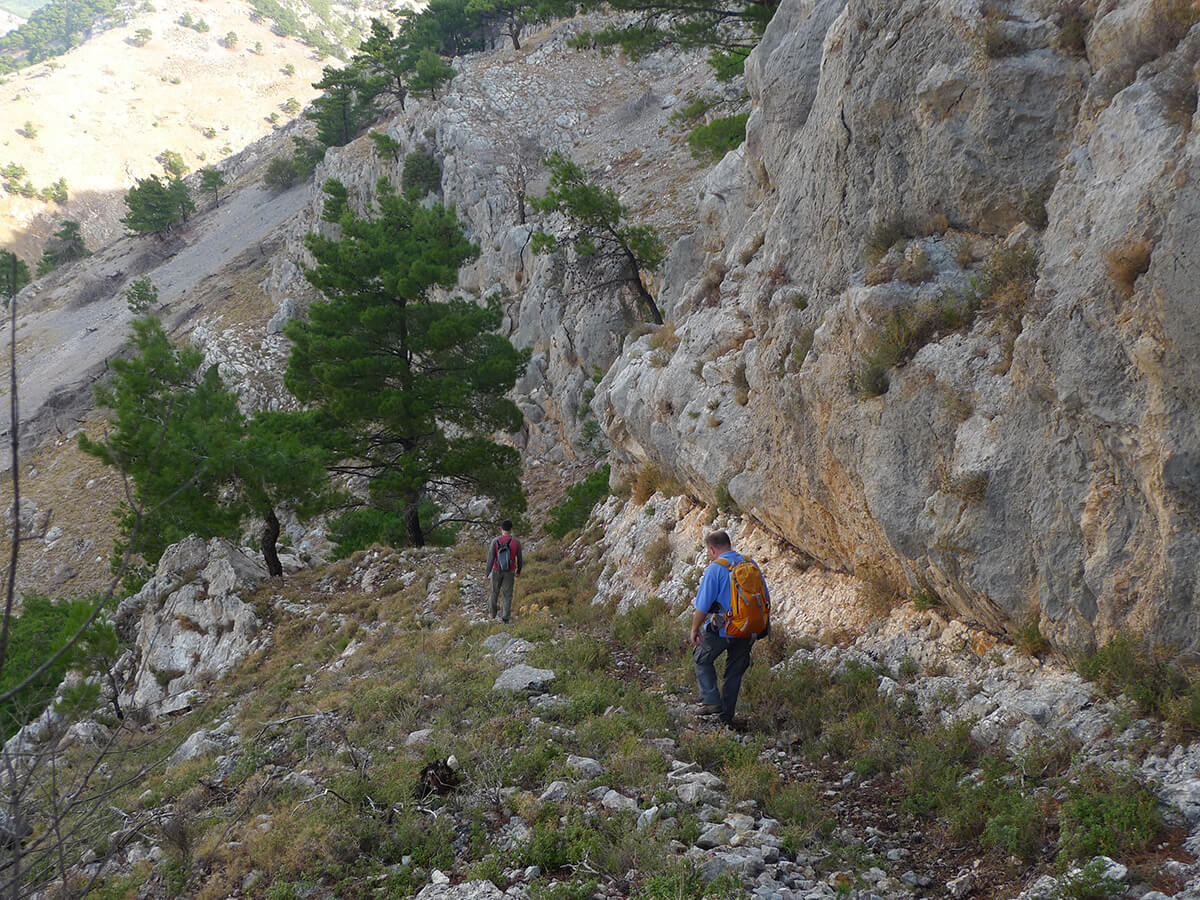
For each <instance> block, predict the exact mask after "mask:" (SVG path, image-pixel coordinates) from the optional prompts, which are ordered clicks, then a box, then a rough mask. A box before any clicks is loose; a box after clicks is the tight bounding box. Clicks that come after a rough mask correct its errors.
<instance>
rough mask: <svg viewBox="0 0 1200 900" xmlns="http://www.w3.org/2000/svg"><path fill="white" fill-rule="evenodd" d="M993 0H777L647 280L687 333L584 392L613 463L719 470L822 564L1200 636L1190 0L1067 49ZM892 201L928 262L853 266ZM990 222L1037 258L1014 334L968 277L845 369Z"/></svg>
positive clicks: (718, 478)
mask: <svg viewBox="0 0 1200 900" xmlns="http://www.w3.org/2000/svg"><path fill="white" fill-rule="evenodd" d="M982 7H983V5H982V4H977V3H972V2H915V3H905V4H873V3H865V2H857V0H850V2H843V0H785V2H784V4H783V6H782V7H781V9H780V11H779V13H778V15H777V16H776V18H775V20H774V21H773V22H772V23H771V25H770V27H769V28H768V29H767V33H766V35H765V36H764V38H763V41H762V44H761V45H760V46H759V48H758V49H757V50H756V51H755V52H754V54H753V55H752V57H751V59H750V62H749V64H748V65H747V82H748V85H749V88H750V92H751V96H752V101H753V104H754V111H753V114H752V115H751V118H750V123H749V126H748V132H747V140H746V143H745V145H744V147H743V148H742V149H741V150H739V151H737V152H735V153H732V154H730V155H729V156H728V157H727V158H726V159H725V160H724V162H723V163H722V164H721V165H719V166H718V167H716V168H715V169H714V170H713V171H712V173H711V174H710V176H709V178H708V182H707V184H706V187H705V197H704V199H703V201H702V202H701V205H700V215H699V221H700V225H701V227H700V231H699V232H698V233H697V234H696V235H694V236H692V238H691V239H690V246H692V247H704V248H705V250H704V251H703V252H701V253H698V254H694V255H693V259H692V263H693V264H692V266H691V270H690V273H689V274H690V277H687V278H678V279H676V280H675V281H674V282H673V283H672V284H670V285H667V286H666V287H665V288H664V297H663V300H662V305H663V306H664V307H665V308H667V309H669V310H671V311H672V315H673V318H674V322H675V331H676V333H677V335H678V336H679V337H680V343H679V345H678V347H677V348H676V349H675V350H674V353H673V355H672V356H671V358H670V359H669V361H667V362H666V364H665V365H664V364H662V363H663V361H662V359H661V357H659V358H656V357H654V355H653V354H651V353H650V352H649V351H650V348H649V344H648V341H647V340H646V339H643V340H641V341H638V342H634V343H632V344H630V345H627V346H626V348H625V352H624V354H623V355H622V357H621V358H620V359H619V360H618V361H617V362H616V363H615V364H614V365H613V366H612V368H611V369H610V370H609V371H608V374H607V376H606V378H605V380H604V382H603V383H602V385H601V388H600V391H599V395H598V397H597V399H596V401H595V408H596V409H597V410H598V411H599V412H600V414H601V419H602V422H603V425H604V428H605V431H606V433H607V434H608V436H609V437H610V439H611V440H612V441H613V443H614V444H615V445H617V446H618V447H619V448H621V450H622V451H623V452H624V455H625V463H626V467H627V468H633V467H636V466H639V465H644V464H653V465H655V466H657V467H659V468H660V469H662V470H664V471H666V472H667V473H669V474H671V475H673V476H674V477H676V478H678V479H680V480H681V481H683V482H684V483H685V484H687V485H688V487H689V489H690V490H691V491H692V492H694V493H695V494H696V495H697V496H698V497H701V498H707V499H709V500H715V499H716V497H717V494H718V491H720V490H727V491H728V493H729V494H730V495H731V497H732V499H733V500H734V501H736V502H737V503H738V504H739V505H740V506H741V507H742V509H743V510H745V511H746V512H747V513H748V514H749V515H750V516H752V517H753V518H754V519H756V520H757V521H759V522H760V523H762V524H763V525H764V526H765V527H767V528H769V529H770V530H772V531H774V532H775V533H777V534H778V535H779V536H781V537H782V538H783V539H784V540H786V541H787V542H789V543H791V544H793V545H794V546H795V547H797V548H799V549H800V550H802V551H804V552H805V553H807V554H809V555H811V556H812V557H814V558H816V559H817V560H819V561H820V562H822V563H823V564H825V565H827V566H829V567H832V568H835V569H839V570H843V571H847V572H852V573H855V574H858V575H860V576H867V577H873V578H887V579H890V580H892V581H894V582H895V583H897V584H908V585H912V586H920V587H921V588H922V589H927V590H933V591H936V592H937V593H938V594H940V595H941V596H942V597H943V598H944V599H946V600H947V601H949V602H950V603H952V604H953V605H954V606H956V607H957V608H958V609H959V611H960V612H962V613H963V614H965V615H967V616H969V617H971V618H974V619H975V620H977V621H982V622H984V623H986V624H988V625H989V626H992V627H997V628H1006V627H1013V626H1020V625H1023V624H1025V623H1026V622H1028V621H1030V620H1036V621H1038V622H1039V624H1040V626H1041V628H1042V630H1043V632H1044V633H1045V634H1047V635H1048V636H1050V637H1051V638H1052V639H1053V640H1054V641H1055V642H1056V643H1057V644H1058V645H1059V646H1060V647H1064V648H1083V647H1086V646H1089V645H1091V644H1094V643H1096V642H1102V641H1104V640H1105V639H1107V638H1108V637H1110V636H1111V635H1112V634H1113V633H1114V632H1115V631H1117V630H1119V629H1132V630H1137V631H1145V632H1148V633H1149V634H1150V635H1151V636H1152V637H1154V638H1155V639H1156V640H1158V641H1160V642H1162V643H1164V644H1171V645H1174V646H1175V647H1176V648H1178V649H1187V648H1190V647H1192V646H1194V645H1195V643H1196V641H1197V637H1196V635H1197V631H1196V624H1197V574H1198V571H1197V569H1198V567H1197V560H1198V559H1200V554H1198V551H1200V547H1198V545H1197V541H1198V540H1200V537H1198V535H1200V533H1198V532H1197V530H1196V528H1195V523H1196V521H1197V515H1198V514H1200V465H1198V463H1200V459H1198V458H1197V452H1198V451H1197V447H1198V446H1200V444H1198V437H1200V435H1198V434H1197V426H1198V423H1200V418H1198V416H1197V408H1196V404H1197V401H1196V397H1197V396H1198V395H1197V392H1196V387H1197V379H1198V378H1200V366H1198V365H1197V362H1196V360H1197V353H1196V350H1197V347H1196V342H1197V334H1198V332H1197V330H1196V328H1195V319H1196V317H1197V315H1198V314H1200V313H1198V312H1197V310H1198V308H1200V306H1198V300H1200V298H1198V296H1197V291H1196V288H1195V284H1196V280H1195V278H1194V277H1193V272H1192V270H1193V269H1194V268H1195V266H1196V265H1198V264H1200V263H1197V262H1196V260H1195V259H1194V257H1195V254H1189V253H1188V249H1187V248H1188V244H1189V242H1190V243H1192V244H1194V242H1195V239H1196V233H1195V225H1194V221H1195V218H1194V214H1193V209H1194V207H1195V205H1196V202H1197V188H1196V180H1195V177H1194V176H1195V172H1194V169H1195V165H1196V153H1197V148H1198V146H1200V143H1198V139H1197V137H1196V135H1195V133H1194V131H1193V129H1192V127H1191V125H1192V120H1193V117H1194V114H1195V111H1196V94H1195V89H1194V79H1191V80H1189V79H1190V76H1189V75H1188V73H1191V72H1193V67H1194V66H1195V64H1196V61H1197V58H1198V55H1200V30H1197V29H1192V30H1191V31H1190V32H1189V33H1187V34H1185V35H1183V36H1182V38H1180V35H1179V33H1178V31H1180V30H1182V29H1178V30H1176V31H1175V32H1172V28H1175V24H1173V23H1172V22H1171V21H1170V20H1168V19H1167V18H1166V16H1167V14H1166V13H1165V12H1163V10H1164V9H1165V5H1163V4H1156V3H1149V2H1145V3H1111V2H1110V3H1104V4H1101V5H1100V6H1099V8H1098V9H1097V10H1096V11H1095V14H1094V16H1093V17H1092V20H1091V22H1090V24H1089V26H1088V31H1087V44H1086V46H1087V55H1086V56H1077V55H1074V54H1072V53H1070V52H1067V50H1065V49H1061V48H1060V44H1061V43H1062V41H1061V40H1060V38H1059V35H1060V27H1059V26H1060V24H1061V20H1060V19H1058V18H1056V16H1057V15H1058V12H1057V10H1058V7H1057V6H1054V5H1052V4H1048V3H1036V2H1030V3H1016V4H1013V5H1012V6H1011V7H1009V8H1008V10H1007V12H1006V14H1005V15H1004V16H1001V17H996V16H995V14H992V15H991V16H990V17H985V15H984V10H983V8H982ZM1085 12H1086V11H1085ZM1176 24H1177V23H1176ZM989 41H990V42H994V43H988V42H989ZM989 47H990V48H991V49H990V50H989V49H988V48H989ZM989 53H990V54H993V55H989ZM1039 198H1047V199H1046V201H1045V212H1044V218H1043V216H1042V213H1041V211H1040V209H1039ZM892 220H903V221H904V223H905V225H906V227H907V230H908V232H909V234H910V235H916V236H917V237H916V238H915V239H914V240H913V241H912V242H911V243H910V245H909V251H908V252H909V253H912V252H913V251H914V250H915V249H917V248H919V249H921V250H922V251H924V252H925V253H927V254H928V256H929V259H930V262H931V266H932V268H933V271H934V277H933V280H932V281H931V282H929V283H926V284H918V285H910V284H907V283H904V282H903V281H899V280H895V279H887V280H885V281H884V282H883V283H874V284H868V283H867V281H876V280H877V279H875V278H872V279H867V278H866V277H865V276H866V271H865V270H866V266H865V264H864V262H863V250H864V247H865V246H866V245H867V243H868V242H869V241H870V239H871V236H872V233H873V231H874V230H875V229H876V228H877V226H879V225H880V224H882V223H886V222H888V221H892ZM1027 220H1028V221H1027ZM1031 225H1032V226H1036V227H1031ZM1037 228H1041V229H1042V230H1040V231H1038V230H1037ZM1006 240H1007V242H1008V243H1009V244H1015V243H1017V242H1025V243H1027V244H1029V245H1031V246H1032V247H1033V249H1034V250H1035V251H1036V252H1037V254H1038V261H1039V262H1038V271H1037V281H1036V289H1035V291H1034V293H1033V296H1032V298H1031V301H1030V302H1029V303H1028V304H1027V305H1026V306H1025V307H1024V309H1023V310H1022V311H1020V312H1019V313H1018V315H1017V326H1016V327H1015V328H1014V329H1011V331H1010V333H1009V335H1008V338H1007V340H1006V338H1005V332H1004V328H1003V327H1001V324H1000V322H999V320H998V316H997V315H993V314H990V313H989V311H988V310H987V309H986V308H985V310H984V312H983V314H982V315H981V316H980V317H979V318H978V319H977V320H976V321H975V323H974V325H973V326H971V327H969V328H962V329H959V330H958V331H956V332H954V333H947V334H943V335H942V336H941V338H940V339H938V340H935V341H932V342H929V343H927V344H926V345H925V346H923V347H922V348H921V349H920V350H919V351H918V352H917V353H916V354H915V356H914V357H913V358H912V359H911V361H909V362H908V363H907V364H906V365H903V366H902V367H899V368H895V369H893V370H892V371H890V372H889V375H890V388H889V389H888V390H887V392H886V393H884V394H883V395H882V396H878V397H867V398H862V397H859V396H856V395H855V393H854V392H853V391H852V390H851V388H850V385H851V382H852V379H853V376H854V374H855V372H856V371H857V370H858V367H859V366H860V365H861V361H862V359H863V358H864V356H865V354H866V353H867V352H869V351H870V350H871V348H872V346H873V344H874V342H875V341H877V340H878V339H879V336H880V335H881V333H882V331H883V329H884V328H885V326H886V325H887V323H888V321H889V319H890V317H891V316H892V315H893V313H894V312H895V311H896V310H898V309H912V308H913V307H914V306H915V304H917V303H919V302H920V301H922V300H925V301H927V302H934V301H936V300H937V299H938V298H940V297H943V296H945V294H946V292H947V291H952V290H961V289H962V287H963V285H964V284H965V282H966V281H967V280H968V278H969V277H970V276H971V275H973V274H977V273H978V270H979V267H978V263H977V262H976V261H975V260H977V258H978V257H979V256H980V255H982V254H983V252H984V251H983V250H981V249H980V248H981V247H986V246H987V243H988V242H989V241H991V242H993V246H999V244H1000V243H1001V242H1004V241H1006ZM964 246H965V247H966V251H965V254H964V251H963V250H962V248H963V247H964ZM893 252H897V251H893ZM1130 259H1131V260H1132V262H1123V260H1130ZM964 263H965V266H966V268H965V269H964V267H963V266H964ZM1012 332H1015V334H1013V333H1012Z"/></svg>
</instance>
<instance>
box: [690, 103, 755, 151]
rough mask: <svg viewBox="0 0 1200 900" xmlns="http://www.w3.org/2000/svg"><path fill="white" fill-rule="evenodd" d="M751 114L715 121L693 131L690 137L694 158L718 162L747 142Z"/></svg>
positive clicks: (741, 114)
mask: <svg viewBox="0 0 1200 900" xmlns="http://www.w3.org/2000/svg"><path fill="white" fill-rule="evenodd" d="M749 118H750V114H749V113H740V114H738V115H736V116H727V117H725V118H723V119H713V120H712V121H711V122H709V123H708V124H707V125H701V126H700V127H699V128H696V129H693V131H692V133H691V134H689V135H688V146H689V147H691V148H692V156H694V157H695V158H696V159H702V160H705V161H706V162H716V161H717V160H719V159H721V158H722V157H723V156H724V155H725V154H726V153H728V152H729V151H730V150H733V149H734V148H736V147H738V146H740V145H741V143H742V142H743V141H744V140H746V120H747V119H749Z"/></svg>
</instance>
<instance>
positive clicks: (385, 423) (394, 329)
mask: <svg viewBox="0 0 1200 900" xmlns="http://www.w3.org/2000/svg"><path fill="white" fill-rule="evenodd" d="M339 187H340V185H327V193H329V194H330V197H331V199H332V200H333V201H334V204H335V207H336V208H338V209H339V211H340V215H339V218H338V222H339V224H340V226H341V233H342V237H341V238H340V239H339V240H336V241H335V240H331V239H329V238H325V237H322V236H321V235H319V234H310V235H309V237H308V241H307V245H308V249H309V251H310V252H311V253H312V255H313V257H314V259H315V260H316V265H314V266H313V268H311V269H309V270H308V271H307V272H306V273H305V275H306V277H307V278H308V280H309V282H311V283H312V285H313V286H314V287H315V288H317V289H318V290H319V291H320V292H321V293H322V294H323V295H324V297H325V299H324V301H322V302H319V303H315V304H313V305H312V307H310V309H309V321H307V322H299V321H295V322H292V323H290V324H289V325H288V329H287V334H288V337H290V338H291V339H292V341H293V343H294V349H293V351H292V356H291V359H290V361H289V364H288V370H287V374H286V376H285V383H286V384H287V386H288V388H289V389H290V390H291V391H292V393H294V394H295V395H296V397H297V398H298V399H299V400H301V401H302V402H304V403H307V404H309V405H310V407H311V408H312V409H313V410H314V411H319V412H320V413H321V414H322V415H323V416H324V417H325V420H324V422H323V427H324V428H325V429H326V430H325V433H324V434H323V435H320V436H319V437H320V439H321V440H324V441H328V442H329V446H331V447H333V448H336V453H337V455H338V456H339V458H340V461H339V462H337V463H336V464H334V465H333V466H332V467H331V469H332V471H333V472H335V473H337V474H340V475H345V476H348V477H349V478H350V480H351V481H352V482H356V483H357V487H359V488H361V492H360V496H362V497H363V503H362V505H361V506H359V507H358V508H356V509H353V510H350V511H349V512H346V513H344V514H343V515H342V516H341V517H340V518H339V519H338V520H336V521H335V523H334V524H333V526H332V529H331V534H332V536H333V538H334V539H335V540H336V541H337V542H338V549H339V552H341V553H349V552H352V551H353V550H355V549H359V548H361V547H364V546H368V545H370V544H372V543H385V544H398V543H404V542H407V543H410V544H412V545H415V546H421V545H423V544H424V543H426V541H427V540H428V539H431V538H436V537H437V535H438V531H439V529H444V528H447V527H450V528H453V527H454V526H455V525H456V524H458V523H461V522H463V521H467V520H470V519H471V517H470V516H469V515H468V514H467V512H466V510H465V508H464V505H465V504H466V503H467V502H469V501H470V500H473V499H475V498H478V497H487V498H490V499H491V500H492V501H493V503H494V504H495V506H496V509H497V511H501V512H503V513H506V514H516V513H519V512H521V511H522V510H524V508H525V498H524V495H523V493H522V490H521V471H520V457H519V454H518V453H517V451H516V450H515V449H514V448H512V447H509V446H504V445H502V444H499V443H497V442H496V441H494V440H492V435H494V434H496V433H497V432H514V431H517V430H518V429H519V428H520V427H521V425H522V422H523V419H522V416H521V412H520V410H518V409H517V406H516V404H514V403H513V402H512V401H511V400H508V399H507V398H506V397H505V395H506V394H507V392H508V391H509V389H510V388H512V386H513V385H514V384H515V383H516V380H517V378H518V377H519V376H520V375H521V373H522V372H523V371H524V369H525V364H526V361H527V355H526V354H525V353H522V352H520V351H518V350H517V349H516V348H514V347H513V346H512V344H511V343H510V342H509V341H508V340H507V339H506V338H504V337H502V336H501V335H499V334H497V333H496V329H497V328H498V327H499V325H500V321H501V310H500V307H499V304H498V302H496V301H492V302H490V303H488V304H487V305H485V306H480V305H478V304H476V303H474V302H471V301H470V300H466V299H462V298H452V299H448V300H442V299H438V297H437V290H436V289H437V288H449V287H452V286H453V285H454V283H455V282H456V280H457V278H458V270H459V267H460V266H461V265H462V264H463V263H465V262H466V261H468V260H470V259H473V258H474V257H475V256H476V254H477V253H478V248H477V247H475V246H474V245H473V244H471V243H470V242H469V241H467V240H466V238H465V237H464V236H463V231H462V226H461V224H460V223H459V221H458V219H457V217H456V216H455V214H454V211H453V210H450V209H446V208H445V207H442V206H440V205H433V206H431V207H429V208H425V207H423V206H421V205H419V204H418V203H416V202H415V201H413V200H411V199H408V198H406V197H403V196H401V195H399V194H397V193H396V192H395V191H394V190H393V188H392V186H391V184H390V183H389V182H388V181H387V180H386V179H384V180H382V181H380V183H379V188H378V194H377V196H376V198H375V216H374V217H373V218H363V217H360V216H358V215H357V214H355V213H354V212H353V211H352V210H351V209H350V208H349V207H348V206H347V205H346V204H345V203H344V201H343V200H341V199H340V198H341V197H342V196H343V193H342V191H340V190H338V188H339ZM330 188H332V190H330Z"/></svg>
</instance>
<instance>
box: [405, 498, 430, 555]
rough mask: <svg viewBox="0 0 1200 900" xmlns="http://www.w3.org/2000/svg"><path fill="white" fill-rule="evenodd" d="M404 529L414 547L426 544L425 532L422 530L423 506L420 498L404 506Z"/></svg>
mask: <svg viewBox="0 0 1200 900" xmlns="http://www.w3.org/2000/svg"><path fill="white" fill-rule="evenodd" d="M404 530H405V531H406V532H408V542H409V543H410V544H412V545H413V546H414V547H424V546H425V534H424V532H422V531H421V507H420V503H419V501H418V500H416V499H414V500H410V501H409V504H408V506H406V507H404Z"/></svg>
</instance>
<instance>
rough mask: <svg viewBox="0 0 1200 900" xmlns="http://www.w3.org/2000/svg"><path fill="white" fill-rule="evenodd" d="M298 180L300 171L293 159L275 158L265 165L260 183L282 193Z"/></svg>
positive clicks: (285, 157)
mask: <svg viewBox="0 0 1200 900" xmlns="http://www.w3.org/2000/svg"><path fill="white" fill-rule="evenodd" d="M299 178H300V170H299V168H298V167H297V165H296V159H295V157H292V156H276V157H275V158H274V159H272V160H271V161H270V162H269V163H267V168H266V171H265V172H263V179H262V182H263V184H265V185H266V186H267V187H269V188H275V189H276V190H281V191H282V190H286V189H287V188H290V187H291V186H292V185H293V184H295V183H296V181H297V180H298V179H299Z"/></svg>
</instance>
